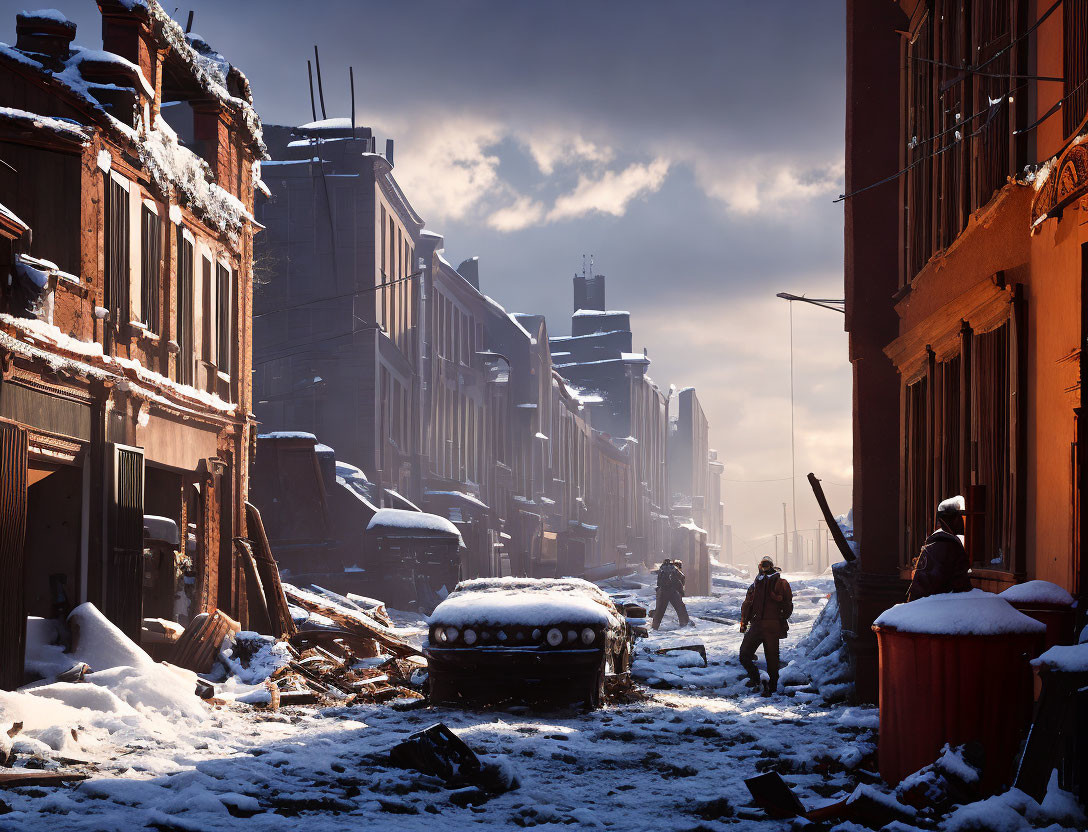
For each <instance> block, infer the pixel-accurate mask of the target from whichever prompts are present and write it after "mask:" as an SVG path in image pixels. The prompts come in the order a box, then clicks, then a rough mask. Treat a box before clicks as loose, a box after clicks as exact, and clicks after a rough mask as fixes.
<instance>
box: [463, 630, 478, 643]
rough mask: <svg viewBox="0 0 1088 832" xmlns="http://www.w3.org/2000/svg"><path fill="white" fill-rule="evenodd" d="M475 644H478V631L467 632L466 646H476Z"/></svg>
mask: <svg viewBox="0 0 1088 832" xmlns="http://www.w3.org/2000/svg"><path fill="white" fill-rule="evenodd" d="M475 643H476V631H475V630H472V629H469V630H465V644H475Z"/></svg>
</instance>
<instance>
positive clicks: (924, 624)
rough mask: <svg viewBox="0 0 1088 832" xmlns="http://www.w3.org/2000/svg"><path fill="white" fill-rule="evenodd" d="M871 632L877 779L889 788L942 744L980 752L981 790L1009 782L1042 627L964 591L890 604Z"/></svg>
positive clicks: (988, 596) (984, 595) (1027, 712)
mask: <svg viewBox="0 0 1088 832" xmlns="http://www.w3.org/2000/svg"><path fill="white" fill-rule="evenodd" d="M873 630H874V631H875V632H876V635H877V644H878V647H879V651H880V740H879V749H878V752H879V761H880V776H881V777H882V778H883V779H884V781H885V782H887V783H888V784H890V785H895V784H897V783H899V782H900V781H901V780H903V779H904V778H905V777H907V776H908V775H910V774H912V773H914V772H915V771H917V770H918V769H920V768H923V767H924V766H926V765H928V764H930V763H932V762H933V761H934V760H936V759H937V757H938V756H939V754H940V752H941V748H942V747H943V746H944V744H945V743H949V744H951V745H952V746H957V745H962V744H964V743H969V742H978V743H981V745H982V747H983V749H984V752H985V762H984V768H983V772H982V783H981V785H982V787H983V788H984V789H985V790H987V791H996V790H997V789H998V788H1000V787H1001V786H1003V785H1005V784H1008V783H1010V782H1011V781H1012V776H1013V773H1014V772H1013V769H1014V764H1015V759H1016V754H1017V749H1018V748H1019V746H1020V742H1021V739H1022V738H1023V735H1024V734H1025V733H1026V731H1027V728H1028V725H1029V724H1030V722H1031V707H1032V670H1031V666H1030V664H1029V662H1030V660H1031V659H1032V658H1034V657H1035V656H1037V655H1038V654H1039V651H1040V650H1041V648H1042V645H1043V637H1044V634H1045V630H1046V627H1045V625H1044V624H1042V623H1040V622H1039V621H1036V620H1035V619H1033V618H1030V617H1028V616H1026V615H1024V614H1023V613H1021V612H1019V611H1017V610H1016V609H1014V608H1013V607H1012V605H1011V604H1009V603H1008V602H1007V601H1004V600H1002V599H1001V598H999V597H997V596H996V595H994V594H992V593H989V592H983V591H982V590H977V589H976V590H972V591H971V592H963V593H949V594H946V595H934V596H931V597H929V598H922V599H920V600H918V601H912V602H910V603H907V604H897V605H896V606H894V607H892V608H891V609H890V610H887V611H886V612H884V613H883V614H882V615H880V616H879V617H878V618H877V620H876V623H875V624H874V625H873Z"/></svg>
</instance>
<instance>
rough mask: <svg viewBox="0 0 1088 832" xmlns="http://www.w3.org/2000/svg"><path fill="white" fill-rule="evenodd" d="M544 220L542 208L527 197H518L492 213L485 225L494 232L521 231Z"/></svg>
mask: <svg viewBox="0 0 1088 832" xmlns="http://www.w3.org/2000/svg"><path fill="white" fill-rule="evenodd" d="M543 218H544V206H543V205H542V204H541V203H539V202H537V201H536V200H534V199H532V198H531V197H528V196H519V197H518V198H517V199H516V200H514V202H513V203H512V204H510V205H507V206H506V207H504V208H500V209H498V210H497V211H494V212H493V213H492V214H491V216H489V217H488V218H487V224H488V226H489V227H490V228H494V229H495V230H496V231H504V232H510V231H521V230H522V229H524V228H528V227H529V226H530V225H535V224H536V223H538V222H540V221H541V220H542V219H543Z"/></svg>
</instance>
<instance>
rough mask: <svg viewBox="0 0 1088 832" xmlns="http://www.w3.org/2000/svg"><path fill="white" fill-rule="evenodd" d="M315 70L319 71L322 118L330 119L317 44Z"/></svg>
mask: <svg viewBox="0 0 1088 832" xmlns="http://www.w3.org/2000/svg"><path fill="white" fill-rule="evenodd" d="M314 68H315V69H317V95H318V98H319V99H320V100H321V118H328V117H329V114H328V113H326V112H325V87H324V85H323V84H322V83H321V56H320V55H318V54H317V44H316V43H315V44H314Z"/></svg>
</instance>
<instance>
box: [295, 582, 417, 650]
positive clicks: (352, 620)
mask: <svg viewBox="0 0 1088 832" xmlns="http://www.w3.org/2000/svg"><path fill="white" fill-rule="evenodd" d="M284 592H285V594H286V596H287V599H288V600H289V601H290V602H291V603H292V604H295V605H296V606H299V607H302V608H303V609H305V610H308V611H309V612H313V613H317V614H318V615H323V616H325V617H326V618H328V619H329V620H331V621H332V622H333V623H334V624H336V626H337V627H340V628H341V629H343V630H347V631H348V632H351V633H355V634H356V635H359V636H362V637H364V638H370V639H373V640H374V641H377V642H378V643H379V644H380V645H382V647H384V648H386V649H387V650H388V651H389V652H390V653H392V654H393V655H394V656H397V657H398V658H407V657H408V656H422V655H423V652H422V651H421V650H420V649H419V648H418V647H416V646H415V645H413V644H409V643H408V642H407V641H405V640H404V639H402V638H401V637H400V636H398V635H397V634H396V633H394V632H393V631H392V630H391V629H389V628H388V627H386V626H384V625H382V624H379V623H378V622H377V621H376V620H374V619H373V618H371V617H370V616H369V615H367V614H366V613H363V612H359V611H356V610H351V609H346V608H344V607H341V606H339V605H335V604H332V603H328V602H326V601H325V600H324V599H323V598H322V597H321V596H320V595H316V594H314V593H311V592H304V591H303V590H300V589H296V588H295V587H293V586H290V585H289V584H288V585H285V586H284Z"/></svg>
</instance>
